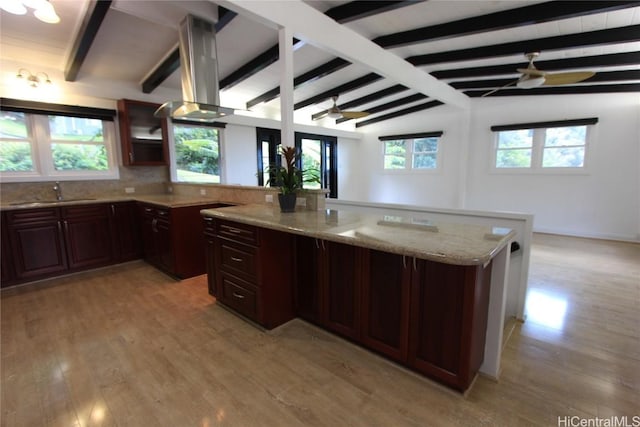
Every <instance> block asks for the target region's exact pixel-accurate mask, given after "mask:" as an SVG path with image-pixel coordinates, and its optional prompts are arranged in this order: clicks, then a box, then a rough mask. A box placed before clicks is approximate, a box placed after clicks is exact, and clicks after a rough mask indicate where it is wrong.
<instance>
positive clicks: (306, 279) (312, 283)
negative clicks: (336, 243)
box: [293, 236, 322, 324]
mask: <svg viewBox="0 0 640 427" xmlns="http://www.w3.org/2000/svg"><path fill="white" fill-rule="evenodd" d="M318 249H319V243H318V240H317V239H312V238H309V237H302V236H297V237H296V240H295V263H294V265H295V267H296V276H295V285H294V293H293V296H294V304H295V311H296V315H297V316H298V317H301V318H303V319H305V320H308V321H310V322H312V323H315V324H320V323H321V315H320V313H321V301H322V299H321V296H322V293H321V287H320V279H321V276H320V269H319V259H318V255H319V251H318Z"/></svg>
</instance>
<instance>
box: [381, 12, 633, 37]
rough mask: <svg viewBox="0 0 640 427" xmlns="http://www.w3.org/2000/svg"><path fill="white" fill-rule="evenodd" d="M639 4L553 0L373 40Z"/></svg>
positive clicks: (448, 33)
mask: <svg viewBox="0 0 640 427" xmlns="http://www.w3.org/2000/svg"><path fill="white" fill-rule="evenodd" d="M639 4H640V2H637V1H583V2H578V1H550V2H545V3H540V4H535V5H532V6H525V7H520V8H516V9H509V10H504V11H501V12H495V13H490V14H487V15H482V16H474V17H472V18H466V19H460V20H457V21H453V22H446V23H444V24H439V25H432V26H429V27H422V28H416V29H414V30H409V31H402V32H399V33H394V34H388V35H385V36H380V37H377V38H375V39H373V42H374V43H377V44H378V45H380V46H382V47H384V48H391V47H398V46H406V45H410V44H415V43H422V42H425V41H431V40H442V39H447V38H451V37H461V36H468V35H472V34H478V33H482V32H486V31H497V30H502V29H506V28H517V27H522V26H525V25H532V24H539V23H543V22H549V21H555V20H559V19H568V18H573V17H577V16H586V15H591V14H594V13H603V12H611V11H614V10H620V9H625V8H629V7H636V6H638V5H639Z"/></svg>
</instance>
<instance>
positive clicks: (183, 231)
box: [139, 203, 221, 279]
mask: <svg viewBox="0 0 640 427" xmlns="http://www.w3.org/2000/svg"><path fill="white" fill-rule="evenodd" d="M220 206H221V205H220V204H218V203H212V204H204V205H194V206H182V207H173V208H168V207H165V206H159V205H154V204H151V203H139V209H140V218H141V229H142V240H143V247H144V259H145V260H146V261H147V262H149V263H150V264H152V265H154V266H155V267H158V268H159V269H161V270H163V271H164V272H166V273H168V274H170V275H172V276H175V277H177V278H180V279H186V278H188V277H193V276H198V275H200V274H204V273H206V272H207V267H206V257H205V253H204V250H203V248H204V247H205V236H204V230H205V226H204V223H203V221H202V218H201V216H200V211H201V210H202V209H212V208H217V207H220Z"/></svg>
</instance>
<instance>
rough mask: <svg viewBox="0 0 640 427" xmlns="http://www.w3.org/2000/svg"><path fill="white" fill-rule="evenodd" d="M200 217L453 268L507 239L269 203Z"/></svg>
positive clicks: (485, 231) (481, 230) (408, 219)
mask: <svg viewBox="0 0 640 427" xmlns="http://www.w3.org/2000/svg"><path fill="white" fill-rule="evenodd" d="M202 214H203V215H204V216H208V217H214V218H221V219H227V220H230V221H236V222H241V223H244V224H249V225H255V226H258V227H264V228H270V229H273V230H279V231H285V232H290V233H294V234H299V235H303V236H308V237H314V238H319V239H323V240H328V241H334V242H340V243H346V244H350V245H355V246H361V247H365V248H370V249H377V250H381V251H385V252H390V253H396V254H400V255H406V256H411V257H416V258H421V259H428V260H432V261H437V262H443V263H447V264H456V265H483V264H486V263H488V262H489V261H490V260H491V259H492V258H493V257H494V256H495V255H496V254H497V253H498V252H499V251H500V250H501V249H502V248H504V247H505V246H506V245H507V244H509V242H510V241H511V239H513V237H515V234H516V233H515V231H513V230H511V229H509V228H503V227H491V226H483V225H475V224H460V223H449V222H442V221H432V220H430V219H429V215H428V214H424V215H415V214H408V215H404V216H402V215H397V214H393V215H379V214H371V213H361V212H356V211H341V210H334V209H326V210H319V211H296V212H295V213H281V212H280V209H279V208H278V207H277V205H275V206H269V205H257V204H255V205H244V206H232V207H227V208H221V209H205V210H203V211H202Z"/></svg>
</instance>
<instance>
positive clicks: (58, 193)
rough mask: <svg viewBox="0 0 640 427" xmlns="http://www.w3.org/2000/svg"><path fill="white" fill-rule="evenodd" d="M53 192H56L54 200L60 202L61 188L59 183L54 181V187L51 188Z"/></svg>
mask: <svg viewBox="0 0 640 427" xmlns="http://www.w3.org/2000/svg"><path fill="white" fill-rule="evenodd" d="M53 191H55V192H56V200H62V187H60V182H59V181H56V185H54V186H53Z"/></svg>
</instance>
